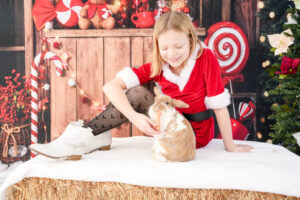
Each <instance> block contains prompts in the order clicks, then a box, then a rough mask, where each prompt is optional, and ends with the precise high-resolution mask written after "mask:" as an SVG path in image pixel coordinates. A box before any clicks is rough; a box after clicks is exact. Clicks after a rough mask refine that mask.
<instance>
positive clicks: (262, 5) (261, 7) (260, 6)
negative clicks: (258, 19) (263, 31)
mask: <svg viewBox="0 0 300 200" xmlns="http://www.w3.org/2000/svg"><path fill="white" fill-rule="evenodd" d="M257 7H258V8H259V9H263V8H264V7H265V3H264V2H263V1H259V2H258V3H257Z"/></svg>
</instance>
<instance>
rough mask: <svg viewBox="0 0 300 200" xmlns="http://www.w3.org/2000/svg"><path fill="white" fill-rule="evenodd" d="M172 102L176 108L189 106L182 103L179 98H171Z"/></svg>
mask: <svg viewBox="0 0 300 200" xmlns="http://www.w3.org/2000/svg"><path fill="white" fill-rule="evenodd" d="M172 104H173V106H174V107H176V108H188V107H190V106H189V104H186V103H184V102H183V101H181V100H175V99H173V100H172Z"/></svg>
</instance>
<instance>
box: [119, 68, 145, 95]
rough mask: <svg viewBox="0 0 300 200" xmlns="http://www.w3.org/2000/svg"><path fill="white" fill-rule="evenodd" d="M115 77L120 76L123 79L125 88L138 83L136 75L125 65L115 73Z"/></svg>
mask: <svg viewBox="0 0 300 200" xmlns="http://www.w3.org/2000/svg"><path fill="white" fill-rule="evenodd" d="M117 77H118V78H121V79H122V80H123V81H124V83H125V85H126V88H127V90H128V89H130V88H133V87H135V86H137V85H140V80H139V78H138V76H137V75H136V74H135V73H134V72H133V71H132V69H131V68H130V67H125V68H124V69H122V70H121V71H119V72H118V73H117Z"/></svg>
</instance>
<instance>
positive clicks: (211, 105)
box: [204, 88, 230, 109]
mask: <svg viewBox="0 0 300 200" xmlns="http://www.w3.org/2000/svg"><path fill="white" fill-rule="evenodd" d="M204 101H205V105H206V108H207V109H218V108H223V107H226V106H228V105H229V104H230V94H229V92H228V90H227V89H226V88H225V90H224V92H223V93H221V94H219V95H217V96H213V97H205V100H204Z"/></svg>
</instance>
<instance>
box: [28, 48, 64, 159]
mask: <svg viewBox="0 0 300 200" xmlns="http://www.w3.org/2000/svg"><path fill="white" fill-rule="evenodd" d="M47 59H49V60H51V61H53V63H54V65H55V66H56V74H57V75H58V76H61V75H62V72H63V67H62V62H61V59H60V58H59V57H58V56H57V55H56V54H54V53H52V52H50V51H48V50H45V51H44V52H42V53H39V54H38V55H37V56H36V57H35V58H34V61H33V63H32V65H31V144H35V143H37V140H38V112H39V111H38V101H39V92H38V86H39V85H38V76H39V73H38V68H39V66H40V64H41V61H42V60H47ZM35 156H36V154H34V153H33V152H31V158H33V157H35Z"/></svg>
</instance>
